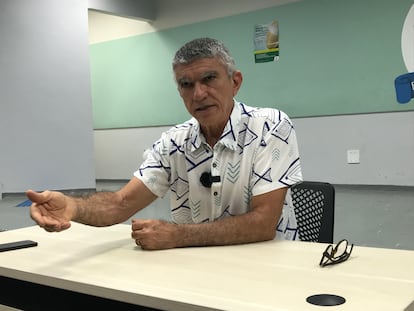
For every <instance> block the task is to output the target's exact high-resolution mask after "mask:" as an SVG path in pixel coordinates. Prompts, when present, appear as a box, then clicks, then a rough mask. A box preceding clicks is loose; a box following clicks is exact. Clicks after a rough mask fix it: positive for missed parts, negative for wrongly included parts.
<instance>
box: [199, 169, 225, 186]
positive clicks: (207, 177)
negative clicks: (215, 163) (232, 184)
mask: <svg viewBox="0 0 414 311" xmlns="http://www.w3.org/2000/svg"><path fill="white" fill-rule="evenodd" d="M220 180H221V179H220V176H211V172H204V173H203V174H201V176H200V182H201V184H202V185H203V186H204V187H206V188H211V184H212V183H213V182H220Z"/></svg>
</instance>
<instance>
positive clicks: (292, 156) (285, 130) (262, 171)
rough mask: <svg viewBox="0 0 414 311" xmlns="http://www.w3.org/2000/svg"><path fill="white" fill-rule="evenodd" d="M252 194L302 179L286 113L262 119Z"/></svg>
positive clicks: (296, 146)
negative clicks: (277, 120) (279, 116)
mask: <svg viewBox="0 0 414 311" xmlns="http://www.w3.org/2000/svg"><path fill="white" fill-rule="evenodd" d="M252 173H253V178H252V183H253V184H252V194H253V195H258V194H263V193H266V192H269V191H272V190H276V189H279V188H283V187H290V186H291V185H294V184H296V183H298V182H300V181H302V171H301V165H300V159H299V150H298V143H297V139H296V133H295V129H294V127H293V124H292V122H291V121H290V119H289V118H288V116H287V115H286V114H284V113H281V118H280V121H279V122H274V123H271V122H265V125H264V129H263V136H262V142H261V144H260V146H259V147H258V148H257V152H256V155H255V160H254V166H253V172H252Z"/></svg>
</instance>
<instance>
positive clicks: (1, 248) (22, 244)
mask: <svg viewBox="0 0 414 311" xmlns="http://www.w3.org/2000/svg"><path fill="white" fill-rule="evenodd" d="M33 246H37V242H35V241H32V240H22V241H16V242H10V243H3V244H0V252H5V251H11V250H14V249H20V248H26V247H33Z"/></svg>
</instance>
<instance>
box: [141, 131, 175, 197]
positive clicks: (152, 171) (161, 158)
mask: <svg viewBox="0 0 414 311" xmlns="http://www.w3.org/2000/svg"><path fill="white" fill-rule="evenodd" d="M169 141H170V140H169V138H168V134H167V133H163V134H162V136H161V138H160V139H159V140H158V141H156V142H155V143H154V144H153V146H152V148H151V149H150V150H148V151H147V152H146V153H145V158H144V162H143V163H142V164H141V166H140V167H139V169H138V170H137V171H135V172H134V176H135V177H137V178H138V179H140V180H141V181H142V182H143V183H144V184H145V185H146V186H147V187H148V189H150V190H151V192H152V193H154V194H155V195H156V196H158V197H164V195H165V194H166V193H167V191H168V189H169V187H170V182H169V181H170V172H171V169H170V163H169V156H168V155H169V152H168V150H169Z"/></svg>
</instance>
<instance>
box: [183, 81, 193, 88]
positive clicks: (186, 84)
mask: <svg viewBox="0 0 414 311" xmlns="http://www.w3.org/2000/svg"><path fill="white" fill-rule="evenodd" d="M192 86H193V83H191V82H189V81H182V82H180V87H181V88H182V89H188V88H190V87H192Z"/></svg>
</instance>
